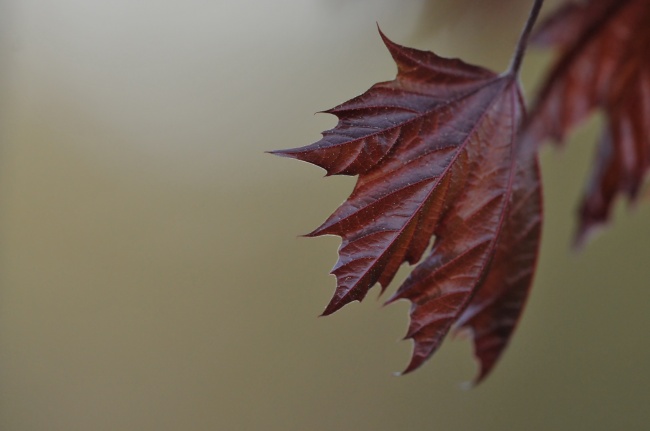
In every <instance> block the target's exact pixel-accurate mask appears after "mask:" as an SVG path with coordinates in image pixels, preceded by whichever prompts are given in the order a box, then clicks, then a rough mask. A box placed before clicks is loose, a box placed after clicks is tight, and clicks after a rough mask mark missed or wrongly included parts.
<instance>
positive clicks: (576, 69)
mask: <svg viewBox="0 0 650 431" xmlns="http://www.w3.org/2000/svg"><path fill="white" fill-rule="evenodd" d="M533 42H536V43H537V44H539V45H543V46H552V47H555V48H557V49H558V50H559V52H560V55H559V59H558V60H557V62H556V64H555V66H554V68H553V70H552V72H551V73H550V74H549V75H548V78H547V80H546V81H545V84H544V85H543V87H542V90H541V91H540V95H539V98H538V100H537V102H536V104H535V107H534V108H533V110H532V114H531V117H530V118H531V124H530V126H529V128H528V129H529V133H530V135H531V136H533V137H534V139H536V140H538V141H541V140H542V139H544V138H547V137H550V138H553V139H555V140H557V141H562V140H564V138H565V136H566V134H567V132H568V131H569V130H570V129H571V128H572V127H574V126H575V125H576V124H578V123H579V122H580V121H581V120H583V119H584V118H585V117H587V115H589V113H590V112H591V111H592V110H594V109H602V110H603V111H604V112H605V114H606V116H607V121H606V124H605V130H604V132H603V134H602V138H601V140H600V143H599V148H598V151H597V155H596V162H595V169H594V170H593V172H592V174H591V180H590V182H589V185H588V187H587V191H586V193H585V196H584V198H583V201H582V204H581V208H580V227H579V229H578V234H577V242H578V243H581V242H583V241H584V239H585V238H586V236H587V235H588V234H589V232H591V231H592V230H593V228H595V227H597V226H598V225H600V224H602V223H604V222H606V221H607V219H608V218H609V213H610V211H611V206H612V203H613V201H614V198H615V197H616V196H617V195H618V194H624V195H627V196H628V197H629V198H630V199H631V200H635V199H636V197H637V194H638V191H639V188H640V186H641V184H642V182H643V179H644V177H645V175H646V173H647V171H648V168H649V166H650V55H648V53H649V52H650V51H649V48H648V47H649V46H650V1H649V0H591V1H586V2H571V3H569V4H567V5H566V6H564V7H563V8H561V9H560V10H559V11H558V12H557V13H555V14H554V15H552V16H551V17H550V18H549V19H548V20H547V21H546V22H545V23H543V24H542V26H541V28H540V30H539V31H538V32H537V34H536V35H535V36H534V38H533Z"/></svg>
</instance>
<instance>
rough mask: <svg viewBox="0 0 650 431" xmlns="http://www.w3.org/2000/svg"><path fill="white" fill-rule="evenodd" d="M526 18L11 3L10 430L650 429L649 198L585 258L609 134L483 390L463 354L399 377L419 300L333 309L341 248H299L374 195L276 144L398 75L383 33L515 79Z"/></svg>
mask: <svg viewBox="0 0 650 431" xmlns="http://www.w3.org/2000/svg"><path fill="white" fill-rule="evenodd" d="M529 3H530V2H528V1H512V2H506V1H503V0H500V1H497V0H492V1H484V2H472V1H469V0H464V1H452V0H446V1H437V2H436V1H432V2H430V3H428V4H424V3H422V2H418V1H412V2H399V1H396V0H382V1H370V0H349V1H343V0H331V1H328V0H275V1H269V2H254V3H253V2H236V1H230V0H228V1H219V0H216V1H202V0H186V1H183V2H178V1H171V0H157V1H153V0H146V1H145V0H143V1H134V0H116V1H111V2H102V1H87V0H83V1H82V0H58V1H56V2H49V1H44V0H40V1H39V0H3V1H2V2H1V3H0V54H1V56H0V138H1V147H0V429H2V430H6V431H19V430H20V431H22V430H48V431H49V430H62V431H70V430H152V431H153V430H155V431H161V430H286V431H291V430H307V431H320V430H323V431H325V430H327V431H329V430H352V431H361V430H372V431H383V430H452V431H456V430H524V429H525V430H572V429H575V430H614V429H620V430H643V429H647V427H648V422H649V421H650V409H648V404H649V402H650V389H649V386H650V372H649V371H648V365H649V364H650V346H649V343H648V336H647V332H648V329H649V328H650V316H649V315H648V311H647V307H648V304H649V303H650V289H649V288H648V287H649V284H650V283H649V280H650V264H649V263H648V261H649V259H648V257H649V256H650V242H649V241H648V239H649V238H650V223H648V216H649V215H650V206H649V205H648V204H647V202H644V203H642V204H641V205H639V206H638V208H636V209H635V210H634V211H628V210H627V205H625V203H624V202H619V205H617V208H616V215H615V223H614V224H613V226H612V227H610V228H609V229H607V230H606V231H605V232H603V233H602V234H601V235H600V236H598V237H597V238H595V239H594V241H593V242H592V243H590V244H589V246H588V247H587V248H586V249H585V250H584V251H583V252H581V253H574V252H572V251H571V246H570V245H571V237H572V234H573V230H574V224H575V223H574V212H575V208H576V206H577V203H578V196H579V194H580V192H581V190H582V188H583V187H584V184H585V181H586V178H587V170H588V167H589V164H590V162H591V158H592V152H593V147H594V143H595V141H596V140H597V135H598V130H599V118H597V117H595V118H594V119H592V120H590V121H589V122H588V124H587V125H586V126H585V127H582V128H580V129H579V130H578V131H576V133H575V134H573V135H572V138H571V141H570V144H569V146H568V147H566V149H564V150H563V151H556V150H554V149H552V148H545V149H544V151H543V152H542V161H543V174H544V184H545V205H546V219H545V227H544V237H543V247H542V252H541V258H540V263H539V271H538V275H537V278H536V281H535V286H534V289H533V293H532V296H531V298H530V300H529V304H528V307H527V309H526V311H525V314H524V317H523V320H522V322H521V325H520V327H519V328H518V330H517V332H516V335H515V338H514V340H513V342H512V344H511V346H510V348H509V349H508V351H507V352H506V354H505V355H504V357H503V359H502V361H501V363H500V364H499V366H498V367H497V368H496V370H495V371H494V373H493V375H492V376H491V377H490V378H489V379H488V380H487V381H486V382H485V383H484V384H482V385H480V386H479V387H478V388H475V389H472V390H464V389H462V388H461V383H462V382H464V381H467V380H470V379H471V378H472V376H473V375H474V372H475V368H474V362H473V360H472V358H471V349H470V346H469V343H468V342H467V341H465V340H454V341H451V340H448V342H447V343H445V345H444V347H443V348H442V349H441V351H440V352H439V353H438V354H436V356H435V357H434V358H433V360H431V361H430V362H429V363H428V364H426V366H424V367H423V368H422V369H421V370H419V371H417V372H415V373H413V374H410V375H408V376H404V377H395V376H393V375H392V372H394V371H399V370H400V369H401V368H402V367H404V366H405V365H406V363H407V360H408V357H409V354H410V348H411V347H410V343H409V342H407V341H399V339H400V338H401V337H402V335H403V334H404V332H405V330H406V326H407V311H408V305H407V304H406V303H403V302H402V303H398V304H395V305H391V306H389V307H381V300H380V301H377V300H376V297H377V293H378V292H377V288H375V289H373V290H372V291H371V293H370V294H369V295H368V298H367V299H366V301H364V302H363V303H362V304H358V303H354V304H352V305H349V306H347V307H345V308H344V309H343V310H341V311H340V312H338V313H336V314H335V315H333V316H331V317H327V318H317V316H318V314H319V313H320V312H321V311H322V309H323V308H324V306H325V305H326V303H327V301H328V299H329V296H330V295H331V293H332V291H333V289H334V284H335V283H334V279H333V277H332V276H328V275H327V273H328V271H329V269H330V268H331V267H332V265H333V264H334V262H335V260H336V248H337V246H338V239H337V238H321V239H303V238H297V235H299V234H301V233H305V232H308V231H310V230H311V229H312V228H314V227H315V226H317V225H318V224H319V223H320V222H321V221H322V220H324V219H325V217H327V215H329V213H330V212H331V211H332V210H334V208H336V206H337V205H338V204H339V203H341V202H342V201H343V200H344V199H345V198H346V197H347V194H348V193H349V191H350V190H351V188H352V186H353V183H354V179H352V178H327V179H323V178H322V176H323V171H322V170H320V169H318V168H316V167H313V166H311V165H307V164H305V163H299V162H296V161H293V160H286V159H280V158H276V157H273V156H271V155H268V154H265V153H264V151H266V150H271V149H277V148H286V147H295V146H300V145H305V144H308V143H311V142H313V141H315V140H317V139H318V137H319V132H320V131H321V130H323V129H325V128H329V127H332V126H333V125H334V124H335V121H334V118H333V117H331V116H327V115H322V114H321V115H316V116H313V115H312V113H313V112H316V111H319V110H323V109H327V108H329V107H332V106H334V105H336V104H338V103H340V102H343V101H345V100H347V99H349V98H351V97H352V96H355V95H357V94H359V93H361V92H363V91H364V90H365V89H367V88H368V87H369V86H370V85H371V84H372V83H374V82H376V81H381V80H389V79H392V78H393V77H394V74H395V67H394V64H393V63H392V61H391V59H390V57H389V55H388V53H387V51H386V50H385V48H384V47H383V46H382V43H381V41H380V38H379V36H378V34H377V31H376V28H375V22H379V23H380V25H381V26H382V29H383V30H384V31H385V32H386V34H387V35H388V36H389V37H391V38H392V39H393V40H395V41H396V42H399V43H402V44H406V45H410V46H415V47H418V48H421V49H432V50H435V51H436V52H438V53H440V54H443V55H447V56H460V57H463V58H464V59H466V60H467V61H470V62H473V63H477V64H482V65H486V66H488V67H491V68H493V69H497V70H499V69H504V68H505V67H506V65H507V63H508V58H509V52H510V51H511V50H512V47H513V46H514V43H515V40H516V38H517V36H518V33H519V28H520V27H521V25H522V24H523V21H524V20H525V16H526V14H527V9H528V6H529ZM553 3H558V2H557V1H556V2H548V5H547V6H549V7H550V6H551V5H552V4H553ZM548 9H549V8H548V7H547V8H546V9H545V10H546V11H548ZM549 58H550V57H549V56H548V55H547V54H543V53H535V52H533V53H531V55H530V56H529V58H528V59H527V61H526V64H525V73H524V77H523V79H524V82H525V85H526V88H527V89H528V90H530V89H532V88H533V87H534V83H536V82H537V81H538V78H539V77H540V76H541V74H542V73H543V71H544V67H545V66H546V65H547V64H548V60H549ZM405 273H406V272H405V271H403V272H401V273H400V276H402V277H403V275H404V274H405ZM396 284H397V283H395V285H396Z"/></svg>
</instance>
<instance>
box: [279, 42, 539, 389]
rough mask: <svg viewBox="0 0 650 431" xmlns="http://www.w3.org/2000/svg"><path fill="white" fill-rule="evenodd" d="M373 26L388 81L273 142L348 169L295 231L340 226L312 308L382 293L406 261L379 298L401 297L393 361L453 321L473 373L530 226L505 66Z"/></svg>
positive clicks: (514, 277)
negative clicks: (403, 314)
mask: <svg viewBox="0 0 650 431" xmlns="http://www.w3.org/2000/svg"><path fill="white" fill-rule="evenodd" d="M382 37H383V39H384V42H385V44H386V46H387V47H388V49H389V51H390V53H391V55H392V56H393V58H394V60H395V62H396V63H397V66H398V74H397V77H396V79H395V80H393V81H389V82H383V83H379V84H376V85H374V86H373V87H372V88H370V89H369V90H368V91H367V92H366V93H364V94H362V95H361V96H358V97H356V98H354V99H352V100H350V101H348V102H346V103H343V104H342V105H339V106H337V107H336V108H333V109H331V110H329V111H326V112H328V113H332V114H334V115H336V116H337V117H338V119H339V122H338V124H337V126H336V127H335V128H334V129H332V130H329V131H326V132H324V133H323V138H322V139H321V140H320V141H318V142H316V143H314V144H312V145H309V146H306V147H302V148H295V149H290V150H281V151H275V152H274V153H275V154H278V155H281V156H286V157H292V158H296V159H300V160H304V161H307V162H310V163H313V164H316V165H318V166H321V167H323V168H324V169H325V170H326V171H327V173H328V175H335V174H343V175H359V178H358V181H357V184H356V186H355V188H354V190H353V192H352V194H351V195H350V197H349V198H348V199H347V200H346V201H345V202H344V203H343V204H342V205H341V206H340V207H339V208H338V209H337V210H336V211H335V212H334V213H333V214H332V215H331V216H330V217H329V218H328V219H327V220H326V221H325V223H323V224H322V225H321V226H320V227H319V228H317V229H316V230H314V231H313V232H312V233H310V234H309V236H320V235H338V236H340V237H341V238H342V243H341V246H340V248H339V260H338V262H337V264H336V265H335V267H334V269H333V270H332V273H333V274H334V275H335V276H336V279H337V287H336V291H335V293H334V296H333V298H332V300H331V301H330V303H329V304H328V306H327V307H326V309H325V311H324V313H323V314H325V315H328V314H331V313H333V312H334V311H337V310H338V309H340V308H341V307H343V306H344V305H346V304H348V303H350V302H352V301H360V300H362V299H363V298H364V297H365V296H366V294H367V292H368V290H369V289H370V288H371V287H372V286H373V285H374V284H376V283H380V285H381V286H382V291H383V290H384V289H385V288H386V287H387V286H388V284H389V283H390V282H391V280H392V279H393V277H394V276H395V273H396V272H397V270H398V269H399V267H400V265H401V264H402V263H404V262H408V263H410V264H417V266H416V267H415V268H414V270H413V271H412V273H411V274H410V275H409V276H408V278H407V279H406V281H405V282H404V283H403V284H402V285H401V286H400V287H399V289H398V290H397V292H396V293H395V294H394V295H393V296H392V297H391V298H390V299H389V301H388V302H393V301H396V300H399V299H407V300H409V301H410V302H411V313H410V314H411V323H410V326H409V329H408V333H407V336H406V337H407V338H411V339H413V340H414V350H413V355H412V359H411V362H410V363H409V365H408V367H407V368H406V372H409V371H412V370H414V369H416V368H418V367H419V366H420V365H421V364H422V363H423V362H424V361H426V360H427V359H428V358H429V357H430V356H431V355H432V354H433V353H434V352H435V351H436V350H437V349H438V347H439V346H440V344H441V342H442V340H443V339H444V338H445V336H446V335H447V334H448V332H449V331H450V329H452V327H453V326H454V325H455V326H456V327H457V328H459V329H460V328H466V329H469V330H470V332H471V333H472V335H473V341H474V346H475V354H476V357H477V358H478V360H479V362H480V365H481V369H480V373H479V376H478V380H480V379H482V378H484V377H485V376H486V375H487V374H488V373H489V371H490V370H491V369H492V367H493V366H494V364H495V362H496V360H497V359H498V357H499V355H500V354H501V352H502V351H503V349H504V348H505V346H506V345H507V343H508V340H509V339H510V336H511V334H512V331H513V330H514V328H515V326H516V323H517V320H518V317H519V315H520V313H521V310H522V308H523V306H524V303H525V300H526V297H527V294H528V290H529V287H530V285H531V282H532V277H533V273H534V268H535V262H536V257H537V252H538V244H539V236H540V229H541V192H540V180H539V171H538V167H537V159H536V155H535V154H534V152H531V151H519V147H518V144H517V142H518V141H517V137H518V128H519V125H520V123H521V121H522V119H523V116H524V105H523V100H522V96H521V92H520V88H519V86H518V83H517V77H516V75H515V74H514V73H512V72H508V73H505V74H502V75H497V74H495V73H494V72H491V71H489V70H487V69H484V68H481V67H477V66H473V65H469V64H467V63H464V62H462V61H461V60H458V59H447V58H443V57H439V56H437V55H435V54H433V53H431V52H426V51H420V50H416V49H411V48H406V47H402V46H400V45H397V44H395V43H393V42H391V41H390V40H388V39H387V38H386V37H385V36H384V35H383V34H382ZM432 237H435V241H434V243H433V246H432V247H431V249H430V252H429V253H428V254H427V256H426V257H425V258H424V259H422V256H423V255H424V254H425V252H426V250H427V248H428V246H429V244H430V242H431V238H432Z"/></svg>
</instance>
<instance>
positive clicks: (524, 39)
mask: <svg viewBox="0 0 650 431" xmlns="http://www.w3.org/2000/svg"><path fill="white" fill-rule="evenodd" d="M542 4H544V0H535V3H533V7H532V9H531V10H530V14H529V15H528V20H527V21H526V25H525V26H524V29H523V30H522V32H521V35H520V36H519V40H518V41H517V48H516V49H515V54H514V55H513V57H512V60H511V61H510V67H509V68H508V72H507V74H514V75H517V74H519V69H520V68H521V62H522V60H523V58H524V54H525V53H526V47H527V46H528V38H529V37H530V32H531V31H532V29H533V26H534V25H535V21H537V16H538V15H539V11H540V9H541V8H542Z"/></svg>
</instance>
